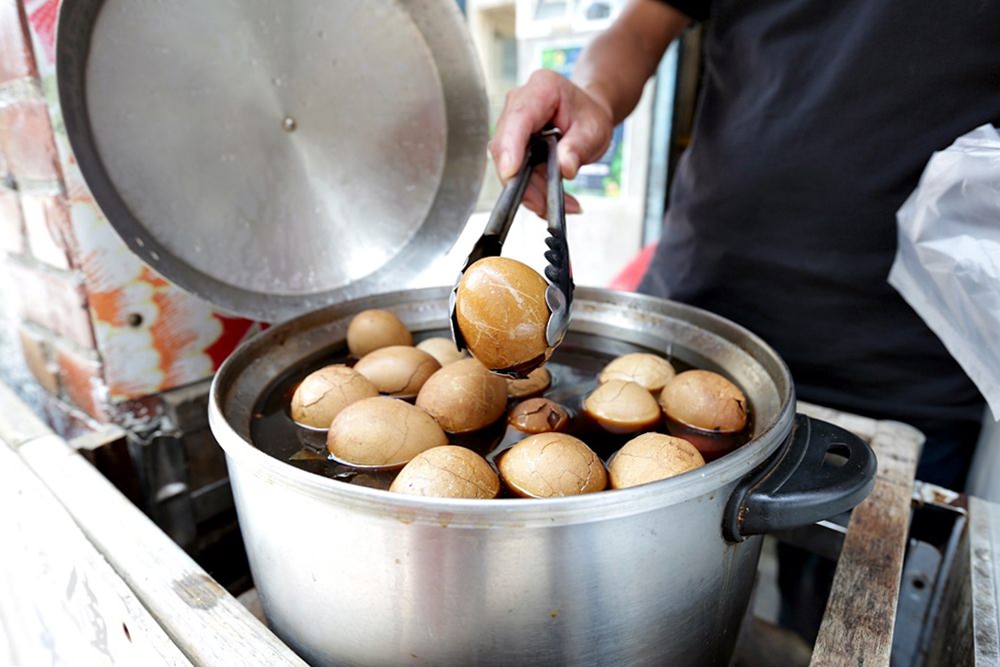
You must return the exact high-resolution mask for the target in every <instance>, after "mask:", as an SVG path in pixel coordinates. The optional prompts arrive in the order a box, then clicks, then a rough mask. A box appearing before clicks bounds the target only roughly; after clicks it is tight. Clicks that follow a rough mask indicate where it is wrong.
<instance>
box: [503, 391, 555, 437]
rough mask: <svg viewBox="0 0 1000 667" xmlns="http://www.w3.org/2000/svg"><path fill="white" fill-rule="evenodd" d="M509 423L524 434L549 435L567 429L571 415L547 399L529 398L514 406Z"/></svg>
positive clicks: (508, 417)
mask: <svg viewBox="0 0 1000 667" xmlns="http://www.w3.org/2000/svg"><path fill="white" fill-rule="evenodd" d="M507 423H508V424H510V425H511V426H513V427H514V428H516V429H517V430H518V431H522V432H524V433H548V432H550V431H561V430H562V429H564V428H566V424H568V423H569V414H568V413H567V412H566V410H565V409H563V407H562V406H561V405H559V404H558V403H556V402H554V401H550V400H549V399H547V398H529V399H528V400H526V401H521V402H520V403H518V404H517V405H515V406H514V408H513V409H512V410H511V411H510V414H509V415H508V416H507Z"/></svg>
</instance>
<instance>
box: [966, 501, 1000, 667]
mask: <svg viewBox="0 0 1000 667" xmlns="http://www.w3.org/2000/svg"><path fill="white" fill-rule="evenodd" d="M967 557H968V558H969V565H970V567H969V570H970V579H971V587H970V588H971V597H972V600H971V603H972V604H971V606H972V636H973V642H974V654H975V665H976V667H985V666H987V665H990V666H994V665H1000V609H998V607H997V598H998V594H1000V505H997V504H996V503H991V502H988V501H986V500H981V499H979V498H973V497H970V498H969V553H968V556H967Z"/></svg>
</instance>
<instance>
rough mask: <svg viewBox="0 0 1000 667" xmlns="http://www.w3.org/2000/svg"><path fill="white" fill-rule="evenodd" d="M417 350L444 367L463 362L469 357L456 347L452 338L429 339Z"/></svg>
mask: <svg viewBox="0 0 1000 667" xmlns="http://www.w3.org/2000/svg"><path fill="white" fill-rule="evenodd" d="M417 348H419V349H421V350H423V351H424V352H426V353H427V354H429V355H431V356H432V357H434V358H435V359H437V360H438V363H439V364H441V365H442V366H447V365H448V364H450V363H452V362H453V361H461V360H462V359H465V358H466V357H467V356H469V355H467V354H466V353H465V352H459V351H458V348H457V347H455V341H453V340H452V339H450V338H442V337H435V338H427V339H426V340H422V341H420V342H419V343H417Z"/></svg>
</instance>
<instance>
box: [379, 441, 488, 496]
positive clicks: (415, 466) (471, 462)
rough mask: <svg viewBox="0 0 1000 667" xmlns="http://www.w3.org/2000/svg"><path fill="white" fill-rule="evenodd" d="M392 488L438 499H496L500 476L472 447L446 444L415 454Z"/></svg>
mask: <svg viewBox="0 0 1000 667" xmlns="http://www.w3.org/2000/svg"><path fill="white" fill-rule="evenodd" d="M389 490H390V491H393V492H394V493H403V494H407V495H411V496H434V497H437V498H496V497H497V493H499V492H500V479H499V478H498V477H497V474H496V473H495V472H493V468H491V467H490V464H489V463H487V462H486V459H484V458H483V457H482V456H480V455H479V454H476V453H475V452H474V451H472V450H471V449H466V448H465V447H456V446H455V445H445V446H443V447H434V448H433V449H428V450H427V451H425V452H421V453H420V454H417V455H416V456H415V457H413V460H412V461H410V462H409V463H407V464H406V465H405V466H404V467H403V469H402V470H400V471H399V474H398V475H397V476H396V479H395V480H393V482H392V486H390V487H389Z"/></svg>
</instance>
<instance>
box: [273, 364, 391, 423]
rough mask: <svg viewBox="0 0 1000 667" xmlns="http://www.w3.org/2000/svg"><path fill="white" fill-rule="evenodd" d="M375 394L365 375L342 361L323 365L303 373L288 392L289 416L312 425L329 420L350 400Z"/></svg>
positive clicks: (376, 393) (376, 390)
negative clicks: (296, 384) (292, 389)
mask: <svg viewBox="0 0 1000 667" xmlns="http://www.w3.org/2000/svg"><path fill="white" fill-rule="evenodd" d="M372 396H378V389H376V388H375V385H373V384H372V383H371V382H369V381H368V378H366V377H365V376H363V375H361V374H360V373H358V372H357V371H355V370H354V369H353V368H348V367H347V366H344V365H343V364H335V365H333V366H325V367H324V368H321V369H319V370H317V371H313V372H312V373H310V374H309V375H307V376H306V377H305V378H304V379H303V380H302V382H300V383H299V386H298V387H296V388H295V393H294V394H292V404H291V414H292V419H294V420H295V421H297V422H298V423H300V424H304V425H306V426H311V427H313V428H324V429H325V428H330V422H332V421H333V418H334V417H336V416H337V414H338V413H340V411H341V410H343V409H344V408H346V407H347V406H348V405H350V404H351V403H354V402H356V401H360V400H361V399H363V398H371V397H372Z"/></svg>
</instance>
